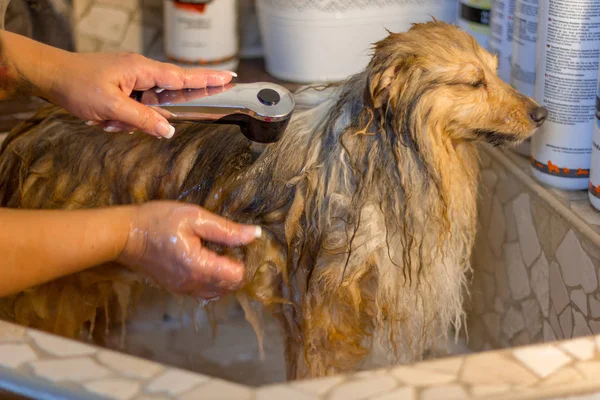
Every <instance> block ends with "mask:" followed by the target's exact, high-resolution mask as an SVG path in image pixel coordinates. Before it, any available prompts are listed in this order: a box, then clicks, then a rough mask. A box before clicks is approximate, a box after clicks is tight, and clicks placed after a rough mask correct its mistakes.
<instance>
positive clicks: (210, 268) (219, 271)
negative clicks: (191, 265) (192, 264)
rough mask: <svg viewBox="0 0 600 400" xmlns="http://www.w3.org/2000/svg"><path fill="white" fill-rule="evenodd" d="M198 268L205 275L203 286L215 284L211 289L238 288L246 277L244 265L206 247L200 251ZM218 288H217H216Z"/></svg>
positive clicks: (201, 274)
mask: <svg viewBox="0 0 600 400" xmlns="http://www.w3.org/2000/svg"><path fill="white" fill-rule="evenodd" d="M196 268H198V270H199V271H198V272H199V274H198V275H199V276H202V277H204V279H203V281H202V282H201V284H202V286H203V287H206V286H207V285H211V286H212V285H215V286H216V288H211V289H213V290H211V291H223V290H236V289H238V288H239V287H240V285H241V284H242V280H243V279H244V266H243V265H242V264H240V263H238V262H236V261H234V260H232V259H231V258H229V257H225V256H220V255H218V254H216V253H214V252H212V251H210V250H208V249H207V248H205V247H202V248H201V249H200V251H199V253H198V257H197V264H196ZM207 275H208V276H207ZM215 289H217V290H215Z"/></svg>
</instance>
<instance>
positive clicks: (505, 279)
mask: <svg viewBox="0 0 600 400" xmlns="http://www.w3.org/2000/svg"><path fill="white" fill-rule="evenodd" d="M490 154H492V156H490ZM482 163H483V171H482V189H481V196H482V197H481V205H480V218H479V227H478V228H479V229H478V237H477V241H476V245H475V249H474V254H473V267H474V279H473V282H472V287H471V293H472V300H471V304H470V308H471V312H470V317H469V336H470V338H471V341H470V346H471V347H472V349H473V350H482V349H489V348H503V347H508V346H517V345H523V344H529V343H539V342H543V341H551V340H556V339H563V338H572V337H579V336H584V335H590V334H592V333H595V334H598V333H600V291H599V290H598V288H599V284H598V274H597V271H598V268H600V246H599V245H598V244H599V243H600V235H598V233H597V231H598V225H597V224H598V223H600V213H598V212H596V211H595V210H593V209H592V208H591V206H590V205H589V202H588V200H587V193H586V192H576V193H570V194H569V193H565V192H561V191H557V190H552V189H545V188H542V187H541V186H539V185H538V184H537V183H535V182H534V181H533V180H532V178H531V177H530V176H529V175H528V166H527V161H526V160H525V159H523V158H521V157H520V156H518V155H514V154H512V153H508V152H504V153H503V152H493V153H488V152H487V151H484V152H483V153H482ZM515 166H518V168H515ZM515 174H517V175H519V176H517V175H515ZM527 183H529V184H527ZM549 199H550V200H551V201H548V200H549Z"/></svg>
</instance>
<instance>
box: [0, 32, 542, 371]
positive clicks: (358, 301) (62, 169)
mask: <svg viewBox="0 0 600 400" xmlns="http://www.w3.org/2000/svg"><path fill="white" fill-rule="evenodd" d="M496 68H497V60H496V58H495V57H493V56H491V55H490V54H489V53H488V52H486V51H485V50H484V49H482V48H481V47H480V46H479V45H478V44H477V43H476V41H475V40H474V39H473V38H472V37H471V36H469V35H468V34H466V33H464V32H463V31H461V30H459V29H458V28H456V27H454V26H452V25H448V24H445V23H442V22H437V21H434V22H430V23H424V24H415V25H414V26H413V27H412V28H411V29H410V30H409V31H407V32H404V33H398V34H390V35H389V36H388V37H387V38H386V39H384V40H382V41H380V42H378V43H376V44H375V45H374V52H373V57H372V60H371V62H370V64H369V65H368V66H367V68H366V69H365V70H364V71H363V72H361V73H359V74H357V75H355V76H353V77H351V78H350V79H348V80H347V81H346V82H344V83H341V84H338V85H335V86H334V87H332V88H330V89H329V90H331V91H332V92H333V93H332V94H331V95H330V96H327V98H326V99H325V100H323V101H322V102H320V103H319V104H316V105H315V106H314V107H311V108H310V109H307V110H303V111H299V112H297V113H296V114H295V116H294V118H293V121H292V122H291V123H290V126H289V127H288V129H287V131H286V133H285V135H284V137H283V139H282V140H281V141H280V142H278V143H276V144H271V145H267V146H265V147H264V148H260V149H258V150H257V149H255V148H253V147H252V146H251V144H250V142H249V141H248V140H247V139H245V138H244V137H243V136H242V135H241V134H240V133H239V131H238V128H237V127H233V126H218V127H215V126H199V125H193V124H181V125H180V126H178V127H177V132H176V134H175V136H174V138H173V139H171V140H161V141H159V140H156V139H155V138H151V137H149V136H147V135H144V134H141V133H136V134H134V135H127V134H122V135H119V134H107V133H105V132H103V131H102V130H101V129H98V128H94V127H89V126H86V125H85V124H83V123H82V122H81V121H79V120H77V119H75V118H72V117H70V116H69V115H68V114H67V113H66V112H64V111H62V110H59V109H56V108H48V109H45V110H43V111H40V113H38V115H37V116H36V117H34V118H32V119H31V120H30V121H28V122H26V123H24V124H22V125H21V126H19V127H18V128H17V129H15V130H14V131H13V132H12V133H11V134H10V135H9V137H8V138H7V140H6V141H5V143H4V144H3V147H2V151H1V154H0V205H1V206H4V207H21V208H65V209H74V208H89V207H99V206H107V205H114V204H129V203H142V202H145V201H148V200H152V199H178V200H181V201H185V202H191V203H195V204H199V205H202V206H203V207H205V208H207V209H208V210H210V211H212V212H215V213H218V214H220V215H223V216H226V217H228V218H231V219H233V220H235V221H239V222H244V223H253V224H261V225H262V227H263V232H264V235H263V237H262V238H261V239H259V240H257V241H255V242H254V243H252V244H251V245H249V246H246V247H244V248H238V249H218V250H220V251H223V252H225V253H226V254H228V255H230V256H231V257H237V258H240V259H243V261H244V263H245V265H246V273H245V285H244V287H243V288H242V289H241V290H239V291H238V292H237V293H236V294H235V295H236V297H237V299H238V300H239V301H240V304H241V305H242V307H243V308H244V310H245V311H246V314H247V318H248V319H249V321H250V322H251V323H252V324H253V325H254V326H255V328H256V329H257V330H258V332H259V333H260V324H259V319H260V318H259V317H260V311H257V310H259V308H261V307H263V308H266V309H267V310H268V311H269V312H271V313H272V314H273V315H274V316H276V317H277V318H278V319H279V320H280V322H281V326H282V327H283V330H284V334H285V340H286V348H285V352H286V360H287V366H288V378H290V379H299V378H304V377H315V376H323V375H330V374H334V373H340V372H344V371H349V370H353V369H357V368H360V367H361V365H364V363H367V362H368V360H369V357H370V356H371V355H372V354H373V348H375V347H378V348H380V349H384V350H385V351H386V353H387V354H388V355H389V359H388V360H387V361H388V362H390V363H393V362H410V361H416V360H419V359H421V358H422V357H423V355H424V354H426V352H427V351H428V350H430V348H431V346H433V344H434V343H435V342H436V341H437V340H438V339H439V338H440V337H442V338H444V337H445V336H446V335H447V334H448V332H449V331H450V330H451V329H454V330H455V331H457V330H459V329H460V327H461V324H462V322H463V319H464V311H463V298H464V296H465V294H466V293H467V290H466V285H465V282H466V276H467V273H468V271H469V258H470V254H471V248H472V245H473V240H474V235H475V226H476V211H477V210H476V208H477V207H476V203H477V189H478V161H477V157H478V153H477V144H478V143H482V142H483V143H490V144H492V145H495V146H509V145H516V144H518V143H520V142H522V141H523V140H525V139H527V138H528V137H530V135H532V133H533V132H534V131H535V130H536V129H537V128H538V127H539V126H540V125H541V124H542V123H543V121H544V118H545V116H546V112H545V110H544V109H543V108H541V107H539V105H538V104H536V103H535V102H534V101H533V100H531V99H529V98H527V97H525V96H523V95H521V94H519V93H517V92H516V91H515V90H513V89H512V88H511V87H510V86H509V85H507V84H505V83H503V82H502V81H501V80H500V79H499V78H498V77H497V75H496ZM141 285H144V283H143V278H142V277H138V276H136V275H135V274H133V273H131V272H129V271H126V270H125V269H124V268H121V267H119V266H116V265H113V266H99V267H97V268H95V269H92V270H89V271H84V272H81V273H78V274H75V275H73V276H69V277H66V278H63V279H59V280H57V281H55V282H51V283H48V284H45V285H41V286H40V287H37V288H34V289H32V290H29V291H27V292H24V293H20V294H18V295H16V296H13V297H11V298H10V299H5V300H4V310H5V311H4V312H5V314H6V316H7V317H9V318H12V319H15V320H17V321H18V322H20V323H22V324H26V325H30V326H34V327H37V328H41V329H46V330H50V331H53V332H57V333H60V334H63V335H67V336H77V335H79V334H80V332H81V331H82V329H84V330H90V329H93V326H94V324H95V323H97V322H96V321H97V320H98V319H99V318H100V315H101V314H102V315H105V317H108V315H110V314H111V311H110V310H111V309H112V308H113V307H114V306H113V304H114V305H117V306H119V307H120V308H123V309H126V308H127V306H128V303H127V298H128V297H129V295H130V294H131V292H132V290H134V289H135V288H136V287H139V286H141ZM257 306H260V307H257ZM119 307H116V308H117V309H118V308H119ZM103 310H107V311H103ZM123 315H124V313H121V316H123Z"/></svg>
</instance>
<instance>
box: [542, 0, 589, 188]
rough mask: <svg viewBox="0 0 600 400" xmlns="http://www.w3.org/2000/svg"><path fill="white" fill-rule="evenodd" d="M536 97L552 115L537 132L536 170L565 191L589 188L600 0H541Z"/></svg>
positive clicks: (549, 115) (547, 182)
mask: <svg viewBox="0 0 600 400" xmlns="http://www.w3.org/2000/svg"><path fill="white" fill-rule="evenodd" d="M538 12H539V19H538V41H537V68H536V82H535V98H536V100H537V101H538V102H539V103H540V104H541V105H543V106H544V107H546V108H547V109H548V118H547V119H546V122H545V123H544V125H543V126H542V127H541V128H540V130H539V131H538V132H537V133H536V134H535V135H534V136H533V139H532V143H531V169H532V173H533V175H534V176H535V177H536V179H538V180H539V181H540V182H542V183H544V184H547V185H550V186H553V187H556V188H559V189H564V190H584V189H586V188H587V187H588V182H589V171H590V162H591V160H590V157H591V152H592V135H593V131H594V115H595V109H596V83H597V78H598V77H597V75H598V60H599V56H600V7H599V6H598V1H597V0H540V3H539V10H538Z"/></svg>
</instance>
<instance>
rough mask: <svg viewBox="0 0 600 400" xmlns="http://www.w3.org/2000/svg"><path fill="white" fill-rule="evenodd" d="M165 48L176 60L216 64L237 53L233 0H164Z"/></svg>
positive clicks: (172, 58) (234, 3)
mask: <svg viewBox="0 0 600 400" xmlns="http://www.w3.org/2000/svg"><path fill="white" fill-rule="evenodd" d="M164 6H165V7H164V13H165V17H164V18H165V52H166V53H167V56H168V57H169V58H170V59H171V60H173V61H176V62H182V63H196V64H206V65H210V64H216V63H222V62H225V61H228V60H231V59H233V58H235V57H236V56H237V53H238V35H237V23H236V21H237V7H236V1H235V0H219V1H206V0H205V1H198V0H197V1H189V0H184V1H182V0H165V2H164Z"/></svg>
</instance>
